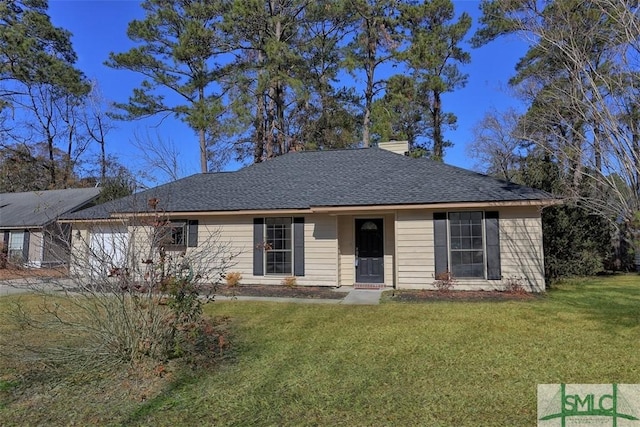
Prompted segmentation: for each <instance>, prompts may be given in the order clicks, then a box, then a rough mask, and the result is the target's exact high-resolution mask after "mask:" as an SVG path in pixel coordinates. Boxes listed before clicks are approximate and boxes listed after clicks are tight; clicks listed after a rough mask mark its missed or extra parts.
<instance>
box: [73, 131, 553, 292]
mask: <svg viewBox="0 0 640 427" xmlns="http://www.w3.org/2000/svg"><path fill="white" fill-rule="evenodd" d="M406 149H407V145H406V143H404V144H403V143H397V142H392V143H384V144H380V147H379V148H363V149H355V150H340V151H315V152H311V151H309V152H305V151H303V152H292V153H289V154H287V155H284V156H281V157H278V158H275V159H270V160H268V161H266V162H263V163H258V164H253V165H251V166H247V167H245V168H243V169H240V170H238V171H236V172H221V173H205V174H197V175H193V176H190V177H187V178H184V179H181V180H178V181H175V182H172V183H169V184H166V185H162V186H159V187H157V188H153V189H150V190H146V191H144V192H141V193H138V194H136V195H133V196H129V197H127V198H124V199H120V200H117V201H113V202H109V203H107V204H104V205H99V206H96V207H94V208H90V209H87V210H84V211H80V212H76V213H75V214H72V215H67V216H66V217H65V220H66V221H70V222H72V223H73V226H74V230H76V231H74V235H75V234H76V233H77V234H78V235H77V237H78V240H79V241H80V240H81V241H85V242H94V241H95V242H98V243H100V244H102V245H103V246H106V247H107V248H108V252H109V253H110V257H111V258H110V259H112V262H111V264H112V265H111V267H112V268H114V267H119V265H117V264H119V263H120V264H121V263H123V262H125V259H127V258H131V257H130V256H129V254H128V253H125V252H126V251H128V250H130V249H125V247H126V248H130V247H131V246H137V247H138V249H139V248H141V247H148V246H149V241H148V240H145V239H144V238H142V237H141V230H142V229H143V228H144V227H145V226H144V224H145V221H144V220H143V218H145V217H147V218H148V217H151V216H152V215H153V214H152V209H151V208H150V207H149V204H148V203H147V201H148V200H150V199H154V202H157V207H158V208H159V209H160V210H161V211H162V212H163V213H164V215H166V216H167V217H169V218H170V219H171V224H172V225H171V235H170V236H171V237H170V239H171V242H170V243H171V244H170V245H168V246H167V247H168V249H170V250H175V251H187V252H189V251H192V250H196V249H197V247H198V246H199V244H200V245H201V244H202V242H203V241H204V240H205V239H206V238H207V236H209V235H211V234H212V233H214V232H215V233H218V234H217V236H218V238H219V239H220V240H222V241H225V242H229V244H230V245H231V248H232V249H233V250H235V251H237V252H240V255H239V256H238V257H237V258H236V262H237V264H236V266H235V267H234V268H233V271H238V272H240V273H241V274H242V276H243V280H242V282H243V283H247V284H280V283H281V281H282V279H283V277H286V276H295V277H296V279H297V284H298V285H326V286H336V285H347V286H351V285H355V286H363V287H372V286H381V287H382V286H386V287H395V288H408V289H429V288H432V287H433V282H434V278H435V276H436V275H437V274H439V273H443V272H446V271H450V272H451V273H452V274H453V275H454V277H456V279H457V281H458V286H457V288H458V289H499V288H502V287H503V286H504V284H505V283H506V281H507V280H508V279H510V278H517V279H518V280H521V281H522V283H523V285H524V286H525V287H526V288H527V289H529V290H531V291H543V290H544V288H545V283H544V260H543V251H542V223H541V208H542V207H543V206H545V205H549V204H553V203H556V202H557V200H555V199H554V198H553V197H552V196H551V195H550V194H548V193H546V192H543V191H539V190H535V189H532V188H527V187H523V186H520V185H516V184H513V183H509V182H506V181H501V180H498V179H494V178H491V177H488V176H485V175H482V174H478V173H475V172H471V171H468V170H464V169H460V168H457V167H453V166H449V165H446V164H443V163H439V162H435V161H431V160H428V159H414V158H410V157H407V156H405V155H402V154H403V153H404V152H405V151H406ZM147 224H148V221H147ZM81 237H82V239H81ZM105 242H110V243H108V244H106V245H105ZM115 242H120V244H116V243H115ZM98 243H96V245H97V244H98ZM92 244H93V243H92ZM119 245H120V246H119ZM119 248H120V249H119ZM97 250H98V248H97V247H96V248H91V247H89V248H88V249H86V248H82V247H80V245H78V247H74V252H75V256H77V257H80V258H82V257H87V256H89V254H92V253H96V251H97Z"/></svg>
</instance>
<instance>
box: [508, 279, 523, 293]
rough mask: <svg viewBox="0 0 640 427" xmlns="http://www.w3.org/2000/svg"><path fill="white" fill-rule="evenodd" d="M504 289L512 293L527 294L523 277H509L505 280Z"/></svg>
mask: <svg viewBox="0 0 640 427" xmlns="http://www.w3.org/2000/svg"><path fill="white" fill-rule="evenodd" d="M504 291H505V292H507V293H510V294H527V293H528V292H527V290H526V289H525V287H524V279H523V278H522V277H508V278H507V279H505V282H504Z"/></svg>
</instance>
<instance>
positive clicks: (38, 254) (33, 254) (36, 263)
mask: <svg viewBox="0 0 640 427" xmlns="http://www.w3.org/2000/svg"><path fill="white" fill-rule="evenodd" d="M43 248H44V234H43V232H42V231H30V232H29V259H28V261H27V265H29V267H40V266H41V265H42V253H43V252H42V250H43Z"/></svg>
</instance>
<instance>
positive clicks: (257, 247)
mask: <svg viewBox="0 0 640 427" xmlns="http://www.w3.org/2000/svg"><path fill="white" fill-rule="evenodd" d="M264 250H265V243H264V218H254V219H253V275H254V276H264Z"/></svg>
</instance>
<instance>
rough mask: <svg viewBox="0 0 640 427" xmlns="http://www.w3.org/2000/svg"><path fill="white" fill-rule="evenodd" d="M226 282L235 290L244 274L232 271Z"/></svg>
mask: <svg viewBox="0 0 640 427" xmlns="http://www.w3.org/2000/svg"><path fill="white" fill-rule="evenodd" d="M224 280H225V281H226V282H227V286H228V287H230V288H235V287H236V286H238V285H240V281H241V280H242V274H240V273H239V272H237V271H232V272H230V273H227V274H226V275H225V276H224Z"/></svg>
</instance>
